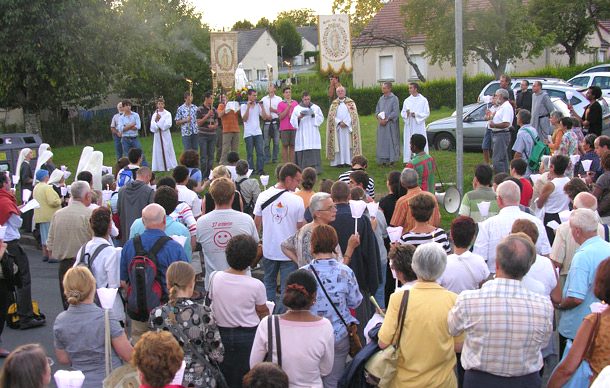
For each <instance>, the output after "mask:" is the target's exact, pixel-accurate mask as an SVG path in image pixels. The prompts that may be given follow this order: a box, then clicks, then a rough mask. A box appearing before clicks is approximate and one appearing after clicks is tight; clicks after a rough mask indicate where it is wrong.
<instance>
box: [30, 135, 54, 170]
mask: <svg viewBox="0 0 610 388" xmlns="http://www.w3.org/2000/svg"><path fill="white" fill-rule="evenodd" d="M45 151H51V146H50V145H48V144H47V143H42V144H41V145H40V146H39V147H38V160H39V161H40V155H43V154H44V152H45ZM51 155H53V154H51ZM51 158H52V156H51ZM39 161H38V163H36V171H38V170H40V169H41V168H44V169H45V170H47V171H48V172H49V174H51V173H52V172H53V170H55V164H53V159H48V160H47V161H45V162H42V163H40V162H39ZM39 163H40V164H39ZM34 176H36V173H34Z"/></svg>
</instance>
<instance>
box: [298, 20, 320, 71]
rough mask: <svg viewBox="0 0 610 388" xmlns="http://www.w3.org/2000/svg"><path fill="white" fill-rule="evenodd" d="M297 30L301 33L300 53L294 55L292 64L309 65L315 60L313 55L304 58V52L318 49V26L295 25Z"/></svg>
mask: <svg viewBox="0 0 610 388" xmlns="http://www.w3.org/2000/svg"><path fill="white" fill-rule="evenodd" d="M297 32H298V33H299V35H301V46H302V47H303V49H302V50H301V53H300V54H299V55H297V56H296V57H294V59H293V61H294V62H293V64H294V66H303V65H310V64H312V63H314V62H315V61H316V58H315V57H310V58H307V59H305V53H306V52H308V51H320V40H319V35H318V26H303V27H297Z"/></svg>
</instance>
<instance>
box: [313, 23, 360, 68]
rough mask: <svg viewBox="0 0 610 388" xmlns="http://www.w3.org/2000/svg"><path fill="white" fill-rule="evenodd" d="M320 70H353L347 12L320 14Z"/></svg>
mask: <svg viewBox="0 0 610 388" xmlns="http://www.w3.org/2000/svg"><path fill="white" fill-rule="evenodd" d="M318 34H319V42H320V70H321V71H322V72H323V73H327V74H328V73H330V74H340V73H342V72H349V71H352V43H351V34H350V27H349V17H348V15H345V14H339V15H320V16H318Z"/></svg>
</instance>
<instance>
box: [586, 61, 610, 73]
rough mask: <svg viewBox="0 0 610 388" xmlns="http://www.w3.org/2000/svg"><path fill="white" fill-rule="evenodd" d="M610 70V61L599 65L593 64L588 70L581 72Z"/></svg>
mask: <svg viewBox="0 0 610 388" xmlns="http://www.w3.org/2000/svg"><path fill="white" fill-rule="evenodd" d="M600 71H601V72H609V71H610V63H602V64H601V65H597V66H593V67H590V68H588V69H587V70H585V71H583V72H582V73H580V74H587V73H597V72H600Z"/></svg>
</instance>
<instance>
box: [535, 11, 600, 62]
mask: <svg viewBox="0 0 610 388" xmlns="http://www.w3.org/2000/svg"><path fill="white" fill-rule="evenodd" d="M609 13H610V0H537V1H532V2H530V4H529V14H530V17H531V18H532V20H533V21H534V23H536V25H537V26H538V27H539V28H540V29H541V30H542V32H543V33H544V34H546V35H547V36H548V37H549V38H550V39H552V41H553V43H555V44H557V45H560V46H561V48H560V49H554V51H556V52H557V53H559V54H566V55H567V56H568V58H569V60H570V65H575V64H576V54H578V53H584V52H587V51H589V50H590V47H589V44H588V43H589V42H588V41H589V37H590V36H591V34H592V33H593V32H595V31H596V28H597V23H598V22H599V21H600V20H602V19H604V18H606V17H608V16H609ZM549 15H553V17H549Z"/></svg>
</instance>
